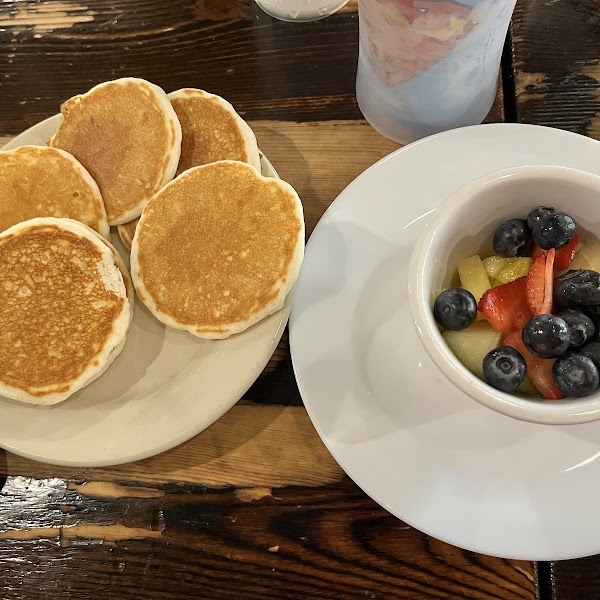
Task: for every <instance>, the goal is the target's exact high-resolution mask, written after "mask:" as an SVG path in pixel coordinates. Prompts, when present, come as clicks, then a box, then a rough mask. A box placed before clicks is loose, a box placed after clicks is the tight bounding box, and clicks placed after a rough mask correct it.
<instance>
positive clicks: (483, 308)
mask: <svg viewBox="0 0 600 600" xmlns="http://www.w3.org/2000/svg"><path fill="white" fill-rule="evenodd" d="M526 285H527V278H526V277H520V278H519V279H515V280H514V281H511V282H510V283H505V284H503V285H499V286H498V287H495V288H493V289H491V290H488V291H487V292H486V293H485V294H484V295H483V296H482V297H481V300H480V301H479V304H478V306H477V309H478V310H479V312H481V314H482V315H483V316H484V317H485V318H486V319H487V320H488V321H489V322H490V324H491V325H492V327H494V329H497V330H498V331H501V332H502V333H503V334H504V335H508V334H510V333H512V332H513V331H515V330H516V329H522V328H523V327H524V326H525V323H527V321H529V319H530V318H531V313H530V312H529V309H528V308H527V301H526V299H525V287H526ZM517 349H518V348H517Z"/></svg>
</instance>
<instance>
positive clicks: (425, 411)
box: [290, 124, 600, 560]
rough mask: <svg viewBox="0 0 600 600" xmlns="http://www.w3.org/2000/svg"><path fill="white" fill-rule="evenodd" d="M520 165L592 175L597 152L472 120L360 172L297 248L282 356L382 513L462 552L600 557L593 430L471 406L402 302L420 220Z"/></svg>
mask: <svg viewBox="0 0 600 600" xmlns="http://www.w3.org/2000/svg"><path fill="white" fill-rule="evenodd" d="M526 164H554V165H565V166H569V167H574V168H577V169H583V170H587V171H590V172H593V173H596V174H600V143H598V142H596V141H594V140H591V139H588V138H584V137H581V136H578V135H575V134H572V133H568V132H565V131H559V130H554V129H548V128H543V127H535V126H531V125H516V124H503V125H482V126H477V127H469V128H464V129H457V130H454V131H449V132H446V133H443V134H440V135H437V136H433V137H431V138H428V139H425V140H422V141H420V142H418V143H415V144H413V145H410V146H407V147H405V148H403V149H401V150H399V151H398V152H395V153H394V154H391V155H390V156H388V157H386V158H384V159H383V160H381V161H380V162H378V163H377V164H376V165H374V166H373V167H371V168H370V169H368V170H367V171H366V172H365V173H363V174H362V175H361V176H360V177H358V178H357V179H356V180H355V181H354V182H353V183H351V184H350V185H349V186H348V187H347V188H346V189H345V190H344V191H343V192H342V194H341V195H340V196H339V197H338V199H337V200H336V201H335V203H334V204H333V205H332V207H331V208H330V209H329V210H328V211H327V213H326V214H325V216H324V217H323V218H322V219H321V221H320V223H319V224H318V226H317V228H316V229H315V231H314V232H313V234H312V236H311V238H310V241H309V243H308V246H307V252H306V257H305V261H304V264H303V267H302V271H301V274H300V279H299V281H298V283H297V287H296V298H295V303H294V308H293V311H292V317H291V322H290V325H291V344H292V357H293V361H294V368H295V371H296V377H297V380H298V384H299V387H300V391H301V393H302V397H303V399H304V403H305V405H306V407H307V409H308V412H309V415H310V417H311V419H312V421H313V423H314V425H315V427H316V429H317V431H318V432H319V434H320V436H321V437H322V439H323V441H324V442H325V444H326V445H327V447H328V448H329V450H330V451H331V453H332V454H333V456H334V457H335V458H336V459H337V461H338V462H339V463H340V465H341V466H342V467H343V468H344V470H345V471H346V472H347V473H348V475H350V477H352V478H353V479H354V481H356V483H357V484H358V485H359V486H360V487H362V489H363V490H364V491H365V492H366V493H367V494H369V495H370V496H371V497H372V498H373V499H375V500H376V501H377V502H378V503H379V504H381V505H382V506H383V507H384V508H386V509H387V510H389V511H390V512H391V513H393V514H395V515H396V516H398V517H400V518H401V519H403V520H404V521H405V522H407V523H409V524H410V525H412V526H414V527H416V528H417V529H420V530H421V531H424V532H425V533H427V534H429V535H432V536H434V537H437V538H440V539H442V540H444V541H446V542H449V543H451V544H454V545H456V546H461V547H463V548H466V549H468V550H472V551H476V552H481V553H484V554H490V555H495V556H502V557H510V558H520V559H527V560H557V559H567V558H576V557H580V556H585V555H590V554H595V553H598V552H600V519H598V507H599V506H600V460H597V459H598V457H600V423H591V424H587V425H572V426H562V427H561V426H544V425H535V424H531V423H525V422H522V421H517V420H514V419H511V418H509V417H505V416H503V415H500V414H498V413H495V412H493V411H492V410H490V409H487V408H485V407H483V406H481V405H479V404H478V403H476V402H475V401H474V400H471V399H470V398H468V397H467V396H466V395H464V394H463V393H461V392H460V391H459V390H458V389H457V388H455V387H453V386H452V384H450V383H449V382H448V381H447V380H446V379H445V378H444V377H443V376H442V375H441V374H440V373H439V372H438V371H437V369H436V367H435V366H434V365H433V363H432V362H431V360H430V359H429V358H428V356H427V355H426V353H425V351H424V350H423V348H422V347H421V344H420V343H419V340H418V338H417V335H416V333H415V331H414V327H413V323H412V322H411V317H410V313H409V310H408V304H407V297H406V294H407V289H406V288H407V270H408V263H409V258H410V255H411V251H412V248H413V245H414V243H415V241H416V238H417V236H418V234H419V233H420V231H421V229H422V228H423V225H424V221H425V218H426V217H427V215H428V214H429V213H430V212H431V211H433V210H434V209H435V208H436V207H437V206H438V204H440V202H441V201H442V200H443V199H445V198H446V197H447V196H448V195H450V194H451V193H453V192H454V191H456V190H457V189H458V188H459V187H461V186H463V185H464V184H466V183H467V182H468V181H470V180H472V179H475V178H476V177H479V176H481V175H483V174H485V173H489V172H492V171H496V170H498V169H503V168H507V167H512V166H517V165H526ZM565 201H566V202H567V203H568V198H567V199H565ZM598 214H599V218H600V198H599V211H598Z"/></svg>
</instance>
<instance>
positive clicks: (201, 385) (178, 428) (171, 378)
mask: <svg viewBox="0 0 600 600" xmlns="http://www.w3.org/2000/svg"><path fill="white" fill-rule="evenodd" d="M60 120H61V116H60V115H55V116H54V117H51V118H49V119H46V120H45V121H42V122H41V123H38V124H37V125H35V126H34V127H32V128H30V129H28V130H27V131H25V132H24V133H22V134H21V135H19V136H17V137H16V138H15V139H14V140H12V141H11V142H10V143H9V144H7V145H6V146H5V147H4V148H3V150H10V149H12V148H16V147H18V146H23V145H25V144H37V145H44V144H45V143H46V140H47V139H48V138H49V137H50V136H52V135H53V134H54V133H55V132H56V129H57V127H58V125H59V123H60ZM262 172H263V175H266V176H269V177H277V173H276V172H275V170H274V169H273V167H272V166H271V163H269V161H268V160H267V159H266V158H264V157H262ZM112 241H113V243H114V244H115V246H117V248H118V250H119V252H120V253H121V254H122V255H123V257H124V258H125V260H126V261H127V262H128V260H129V253H128V252H127V250H125V248H124V247H123V245H122V244H121V241H120V240H119V238H118V236H117V235H116V234H114V235H113V238H112ZM290 304H291V295H290V297H288V299H287V300H286V305H285V307H284V309H283V310H281V311H279V312H278V313H276V314H274V315H271V316H270V317H268V318H266V319H264V320H263V321H261V322H260V323H258V324H257V325H255V326H254V327H251V328H250V329H248V330H247V331H245V332H243V333H241V334H238V335H234V336H232V337H230V338H229V339H226V340H218V341H214V340H201V339H198V338H196V337H194V336H192V335H191V334H189V333H187V332H185V331H177V330H175V329H170V328H168V327H165V326H164V325H163V324H162V323H160V322H159V321H157V320H156V319H155V318H154V317H153V316H152V315H151V314H150V313H149V312H148V311H147V310H146V308H145V307H144V305H143V304H142V303H141V302H140V301H139V299H137V298H136V305H135V313H134V318H133V323H132V325H131V329H130V331H129V335H128V337H127V342H126V345H125V349H124V350H123V352H122V353H121V354H120V355H119V356H118V358H117V359H116V360H115V362H114V363H113V364H112V365H111V366H110V368H109V369H108V370H107V371H106V373H105V374H104V375H103V376H102V377H100V378H99V379H98V380H96V381H95V382H94V383H92V384H91V385H89V386H88V387H86V388H84V389H83V390H81V391H80V392H77V393H76V394H74V395H73V396H71V398H69V399H68V400H66V401H65V402H63V403H61V404H57V405H55V406H48V407H42V406H39V407H34V406H31V405H27V404H21V403H18V402H13V401H12V400H6V399H4V398H0V447H2V448H5V449H6V450H10V451H11V452H15V453H16V454H20V455H22V456H25V457H27V458H32V459H34V460H40V461H43V462H48V463H54V464H61V465H73V466H81V467H94V466H102V465H114V464H120V463H125V462H130V461H134V460H139V459H142V458H147V457H149V456H152V455H154V454H158V453H159V452H164V451H165V450H169V449H170V448H173V447H174V446H177V445H178V444H181V443H182V442H185V441H186V440H188V439H190V438H191V437H193V436H195V435H196V434H198V433H200V432H201V431H202V430H204V429H206V427H208V426H209V425H211V424H212V423H214V422H215V421H216V420H217V419H218V418H219V417H220V416H221V415H223V414H224V413H225V412H226V411H227V410H229V409H230V408H231V407H232V406H233V405H234V404H235V403H236V402H237V401H238V400H239V399H240V398H241V397H242V395H243V394H244V393H245V392H246V390H247V389H248V388H249V387H250V386H251V385H252V383H253V382H254V380H255V379H256V378H257V377H258V376H259V375H260V373H261V371H262V370H263V368H264V366H265V365H266V364H267V362H268V360H269V359H270V358H271V356H272V354H273V351H274V350H275V348H276V347H277V344H278V343H279V339H280V338H281V335H282V333H283V330H284V328H285V325H286V322H287V318H288V315H289V310H290Z"/></svg>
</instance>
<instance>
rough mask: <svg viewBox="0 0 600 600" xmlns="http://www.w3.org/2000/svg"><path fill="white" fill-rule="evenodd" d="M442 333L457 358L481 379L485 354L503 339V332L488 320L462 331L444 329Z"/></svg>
mask: <svg viewBox="0 0 600 600" xmlns="http://www.w3.org/2000/svg"><path fill="white" fill-rule="evenodd" d="M442 335H443V337H444V340H446V343H447V344H448V347H449V348H450V350H452V352H454V354H455V356H456V358H458V360H460V362H461V363H462V364H463V365H464V366H465V367H467V369H469V371H471V373H473V374H475V375H477V377H479V378H480V379H483V359H484V357H485V355H486V354H487V353H488V352H489V351H490V350H493V349H494V348H497V347H498V346H499V345H500V343H501V341H502V334H501V333H500V332H499V331H496V330H495V329H494V328H493V327H492V326H491V325H490V324H489V323H488V322H487V321H479V322H478V323H474V324H473V325H471V326H470V327H467V329H463V330H462V331H444V333H443V334H442Z"/></svg>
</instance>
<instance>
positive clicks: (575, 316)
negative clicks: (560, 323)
mask: <svg viewBox="0 0 600 600" xmlns="http://www.w3.org/2000/svg"><path fill="white" fill-rule="evenodd" d="M558 316H559V317H560V318H561V319H563V320H564V321H566V323H567V325H568V326H569V331H570V334H571V347H572V348H579V346H583V345H584V344H585V343H586V342H589V341H590V340H592V339H594V336H595V335H596V323H595V322H594V320H593V319H591V318H590V317H589V315H586V314H585V313H584V312H583V311H581V310H577V309H576V308H566V309H565V310H563V311H561V312H559V313H558Z"/></svg>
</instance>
